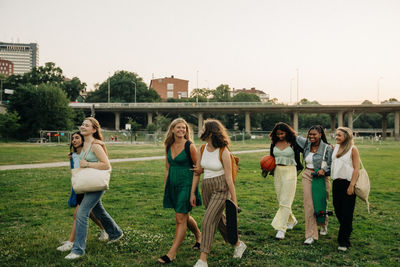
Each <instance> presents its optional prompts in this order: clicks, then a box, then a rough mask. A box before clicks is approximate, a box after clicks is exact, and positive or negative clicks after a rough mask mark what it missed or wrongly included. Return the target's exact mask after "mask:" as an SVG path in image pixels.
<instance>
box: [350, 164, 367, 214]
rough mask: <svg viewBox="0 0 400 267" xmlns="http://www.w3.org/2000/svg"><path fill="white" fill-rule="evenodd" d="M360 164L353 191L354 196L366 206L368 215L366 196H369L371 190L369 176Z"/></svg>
mask: <svg viewBox="0 0 400 267" xmlns="http://www.w3.org/2000/svg"><path fill="white" fill-rule="evenodd" d="M360 163H361V169H360V171H359V172H358V180H357V182H356V185H355V188H354V191H355V193H356V195H357V196H358V197H359V198H361V199H362V200H363V201H364V202H365V203H366V204H367V208H368V213H369V202H368V196H369V191H370V189H371V187H370V182H369V176H368V173H367V170H366V169H365V168H364V164H363V163H362V161H361V159H360Z"/></svg>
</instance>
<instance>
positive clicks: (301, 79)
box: [0, 0, 400, 103]
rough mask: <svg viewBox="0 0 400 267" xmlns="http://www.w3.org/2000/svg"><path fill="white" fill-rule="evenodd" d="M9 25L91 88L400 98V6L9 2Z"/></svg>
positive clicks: (0, 36) (1, 32)
mask: <svg viewBox="0 0 400 267" xmlns="http://www.w3.org/2000/svg"><path fill="white" fill-rule="evenodd" d="M0 25H1V29H0V41H3V42H21V43H30V42H36V43H38V44H39V63H40V65H43V64H44V63H45V62H55V63H56V65H57V66H59V67H61V68H62V69H63V72H64V75H65V76H67V77H74V76H76V77H79V78H80V79H81V80H82V81H83V82H86V83H87V85H88V89H89V90H90V89H92V88H93V87H94V84H95V83H101V82H103V81H105V80H106V79H107V77H108V76H109V75H110V74H111V75H112V74H113V73H114V72H115V71H118V70H126V71H131V72H135V73H137V74H138V75H139V76H140V77H142V78H143V80H144V81H145V82H146V83H147V85H149V84H150V80H151V79H152V77H154V78H163V77H170V76H171V75H174V77H176V78H180V79H185V80H189V90H192V89H194V88H197V86H198V87H200V88H210V89H213V88H215V87H217V86H218V85H220V84H228V85H229V86H230V87H231V88H235V89H242V88H247V89H250V88H252V87H255V88H256V89H259V90H263V91H264V92H266V93H268V94H269V95H270V97H271V98H277V99H278V100H279V101H280V102H286V103H290V102H295V101H297V99H302V98H307V99H309V100H317V101H319V102H321V103H357V102H362V101H363V100H365V99H368V100H371V101H372V102H374V103H376V102H377V101H378V99H379V100H380V101H382V100H385V99H388V98H397V99H398V100H399V99H400V1H398V0H201V1H200V0H198V1H195V0H142V1H139V0H113V1H105V0H85V1H81V0H69V1H65V0H58V1H54V0H37V1H30V0H25V1H22V0H0ZM297 88H298V94H297ZM378 92H379V93H378Z"/></svg>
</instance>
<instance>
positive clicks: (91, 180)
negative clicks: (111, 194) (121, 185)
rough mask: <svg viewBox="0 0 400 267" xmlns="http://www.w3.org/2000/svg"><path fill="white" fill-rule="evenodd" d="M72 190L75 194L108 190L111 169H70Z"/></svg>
mask: <svg viewBox="0 0 400 267" xmlns="http://www.w3.org/2000/svg"><path fill="white" fill-rule="evenodd" d="M71 172H72V178H71V183H72V188H73V189H74V191H75V193H77V194H83V193H86V192H96V191H103V190H107V189H108V185H109V183H110V175H111V168H110V169H108V170H98V169H94V168H77V169H72V170H71Z"/></svg>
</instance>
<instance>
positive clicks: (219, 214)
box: [190, 119, 246, 267]
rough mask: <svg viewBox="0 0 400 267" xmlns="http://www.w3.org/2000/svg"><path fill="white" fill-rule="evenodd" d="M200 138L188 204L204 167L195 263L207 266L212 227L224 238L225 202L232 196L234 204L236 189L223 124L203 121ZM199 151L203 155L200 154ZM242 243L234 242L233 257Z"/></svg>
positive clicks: (193, 201) (239, 252) (193, 199)
mask: <svg viewBox="0 0 400 267" xmlns="http://www.w3.org/2000/svg"><path fill="white" fill-rule="evenodd" d="M202 132H203V133H202V135H201V137H200V139H201V140H203V141H206V142H207V144H206V145H205V147H204V150H203V152H202V149H199V152H198V156H197V159H200V160H197V163H196V167H195V168H194V174H193V183H192V191H191V194H190V203H191V204H192V206H196V195H195V190H196V187H197V184H198V183H199V178H200V173H201V172H202V169H204V178H203V181H202V183H201V195H202V198H203V204H204V206H205V207H206V212H205V214H204V217H203V221H202V227H201V231H202V233H201V245H200V251H201V254H200V259H199V260H198V261H197V262H196V264H195V266H196V267H200V266H208V265H207V257H208V254H209V253H210V250H211V244H212V241H213V239H214V235H215V232H216V229H217V228H218V230H219V232H220V233H221V235H222V237H223V238H224V239H225V241H227V240H228V239H227V237H228V236H227V230H226V219H225V215H224V210H225V201H226V200H227V199H229V198H230V197H232V201H233V203H235V205H236V206H237V205H238V204H237V199H236V191H235V186H234V184H233V179H232V164H231V158H230V154H229V153H230V152H229V150H228V149H227V147H228V145H229V144H230V139H229V136H228V134H227V132H226V129H225V127H224V126H223V125H222V124H221V122H219V121H218V120H212V119H208V120H206V121H205V122H204V126H203V130H202ZM220 149H223V152H222V156H221V159H222V162H221V161H220V158H219V151H220ZM202 153H203V154H202ZM245 249H246V245H245V244H244V243H243V242H242V241H240V240H239V239H238V242H237V243H236V245H235V250H234V254H233V257H234V258H241V257H242V255H243V252H244V251H245Z"/></svg>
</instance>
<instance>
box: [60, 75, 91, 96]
mask: <svg viewBox="0 0 400 267" xmlns="http://www.w3.org/2000/svg"><path fill="white" fill-rule="evenodd" d="M62 89H63V90H64V92H65V93H66V94H67V97H68V98H69V99H70V100H71V101H76V99H77V98H78V97H79V95H80V93H81V92H84V91H86V83H82V82H81V80H80V79H79V78H78V77H74V78H72V79H71V80H66V81H65V82H64V83H63V84H62Z"/></svg>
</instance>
